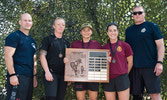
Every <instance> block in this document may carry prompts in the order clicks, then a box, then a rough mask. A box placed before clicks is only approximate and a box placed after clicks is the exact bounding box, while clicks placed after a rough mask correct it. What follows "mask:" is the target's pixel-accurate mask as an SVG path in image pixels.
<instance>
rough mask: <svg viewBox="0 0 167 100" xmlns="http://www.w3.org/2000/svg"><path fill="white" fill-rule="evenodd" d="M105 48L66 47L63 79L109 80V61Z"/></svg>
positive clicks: (102, 81)
mask: <svg viewBox="0 0 167 100" xmlns="http://www.w3.org/2000/svg"><path fill="white" fill-rule="evenodd" d="M108 56H109V50H106V49H78V48H66V58H67V59H68V61H67V63H65V76H64V80H65V81H72V82H100V83H108V82H109V62H108V60H107V57H108Z"/></svg>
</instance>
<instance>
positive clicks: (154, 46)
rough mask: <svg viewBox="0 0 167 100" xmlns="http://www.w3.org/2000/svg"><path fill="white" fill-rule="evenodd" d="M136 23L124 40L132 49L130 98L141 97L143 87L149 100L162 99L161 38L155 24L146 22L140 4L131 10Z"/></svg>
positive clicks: (162, 46) (127, 30) (135, 99)
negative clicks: (131, 96)
mask: <svg viewBox="0 0 167 100" xmlns="http://www.w3.org/2000/svg"><path fill="white" fill-rule="evenodd" d="M133 18H134V22H135V24H134V25H132V26H130V27H128V28H127V29H126V32H125V35H126V42H127V43H129V44H130V46H131V47H132V50H133V52H134V60H133V64H134V65H133V67H132V70H131V72H130V81H131V88H130V90H131V94H132V95H133V100H142V98H143V97H142V95H143V91H144V87H145V88H146V90H147V93H149V94H150V97H151V99H152V100H162V99H161V94H160V93H161V82H160V74H161V73H162V72H163V58H164V51H165V48H164V40H163V36H162V34H161V31H160V29H159V27H158V25H157V24H155V23H152V22H149V21H145V12H144V9H143V7H142V6H136V7H134V9H133Z"/></svg>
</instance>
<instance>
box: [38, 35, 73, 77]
mask: <svg viewBox="0 0 167 100" xmlns="http://www.w3.org/2000/svg"><path fill="white" fill-rule="evenodd" d="M69 47H70V44H69V42H68V41H67V40H65V39H63V38H57V37H56V36H54V35H50V36H47V37H45V38H44V39H43V40H42V45H41V48H40V49H42V50H45V51H47V55H46V59H47V63H48V67H49V69H50V71H52V72H54V73H55V74H58V75H64V67H65V64H64V62H63V59H64V57H65V48H69ZM60 55H62V57H61V56H60Z"/></svg>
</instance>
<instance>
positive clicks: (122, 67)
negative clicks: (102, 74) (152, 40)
mask: <svg viewBox="0 0 167 100" xmlns="http://www.w3.org/2000/svg"><path fill="white" fill-rule="evenodd" d="M111 46H112V50H113V51H114V50H115V46H116V43H114V44H111ZM102 48H103V49H108V50H110V56H111V57H112V53H111V49H110V44H109V42H108V43H107V44H105V45H104V46H103V47H102ZM130 55H133V52H132V49H131V47H130V45H129V44H128V43H126V42H123V41H119V43H118V47H117V49H116V54H115V56H114V59H115V60H116V62H115V63H112V61H111V63H110V79H112V78H116V77H118V76H119V75H122V74H125V73H128V64H127V57H128V56H130ZM112 58H113V57H112Z"/></svg>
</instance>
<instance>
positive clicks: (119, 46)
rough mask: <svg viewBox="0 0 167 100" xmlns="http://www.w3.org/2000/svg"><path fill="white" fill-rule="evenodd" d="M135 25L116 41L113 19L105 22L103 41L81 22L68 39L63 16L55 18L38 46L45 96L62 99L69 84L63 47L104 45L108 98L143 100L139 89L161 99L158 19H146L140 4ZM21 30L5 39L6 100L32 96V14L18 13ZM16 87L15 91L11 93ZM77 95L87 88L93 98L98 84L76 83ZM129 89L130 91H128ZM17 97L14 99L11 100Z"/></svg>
mask: <svg viewBox="0 0 167 100" xmlns="http://www.w3.org/2000/svg"><path fill="white" fill-rule="evenodd" d="M133 19H134V25H132V26H130V27H128V28H127V29H126V32H125V42H123V41H121V40H119V30H118V25H117V24H116V23H109V24H108V26H107V28H106V33H107V35H108V37H109V40H108V42H107V43H106V44H105V45H103V46H102V45H101V44H100V43H99V42H97V41H95V40H91V35H92V34H93V27H92V25H91V24H90V23H84V24H82V25H81V28H80V34H81V36H82V39H81V40H77V41H74V42H72V44H71V46H70V43H69V42H68V41H67V40H66V39H64V38H63V37H62V36H63V32H64V30H65V20H64V19H63V18H56V19H55V21H54V23H53V26H52V27H53V28H54V34H53V35H49V36H47V37H45V38H44V39H43V40H42V44H41V47H40V62H41V65H42V68H43V70H44V76H43V81H44V87H45V95H46V100H64V96H65V93H66V87H67V85H70V84H71V82H65V81H64V68H65V63H66V62H65V60H64V58H65V49H66V48H83V49H108V50H109V51H110V56H109V57H108V61H109V62H110V65H109V66H110V68H109V78H110V80H109V83H102V84H101V85H102V88H103V90H104V93H105V97H106V100H116V94H118V98H119V100H129V97H130V93H131V94H132V95H133V100H142V99H143V91H144V88H146V90H147V93H148V94H149V95H150V97H151V99H152V100H162V99H161V94H160V93H161V82H160V74H161V73H162V72H163V57H164V52H165V48H164V41H163V36H162V34H161V31H160V29H159V27H158V25H157V24H155V23H152V22H149V21H145V11H144V8H143V7H142V6H136V7H134V9H133ZM19 24H20V29H19V30H18V31H15V32H13V33H11V34H9V35H8V36H7V38H6V40H5V53H4V56H5V63H6V67H7V71H8V73H7V100H32V94H33V87H36V86H37V79H36V73H37V71H36V69H37V67H36V66H37V63H36V43H35V41H34V40H33V39H32V38H31V37H30V36H29V31H30V29H31V27H32V24H33V22H32V17H31V15H30V14H28V13H24V14H22V15H21V17H20V20H19ZM16 86H17V90H16V94H15V95H14V94H13V93H12V92H13V90H14V89H15V88H14V87H16ZM74 88H75V91H76V97H77V100H85V94H86V91H87V90H88V94H89V99H90V100H97V97H98V90H99V83H91V82H75V84H74ZM129 92H130V93H129ZM13 96H15V97H14V98H15V99H12V98H13Z"/></svg>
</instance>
